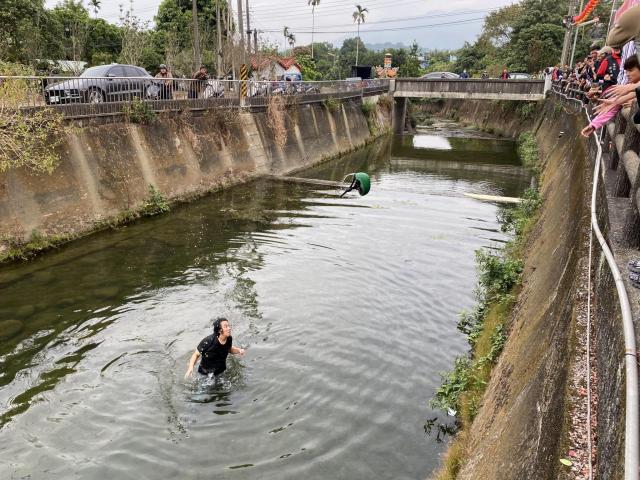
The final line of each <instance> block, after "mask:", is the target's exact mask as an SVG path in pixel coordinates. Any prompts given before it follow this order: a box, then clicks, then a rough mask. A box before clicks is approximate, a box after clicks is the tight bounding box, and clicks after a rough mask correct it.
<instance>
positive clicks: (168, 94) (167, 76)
mask: <svg viewBox="0 0 640 480" xmlns="http://www.w3.org/2000/svg"><path fill="white" fill-rule="evenodd" d="M156 78H160V79H164V80H163V81H162V82H160V93H159V96H160V99H161V100H167V99H171V98H172V96H173V95H172V92H173V75H172V74H171V70H169V69H168V68H167V66H166V65H165V64H164V63H163V64H162V65H160V71H159V72H158V73H157V74H156Z"/></svg>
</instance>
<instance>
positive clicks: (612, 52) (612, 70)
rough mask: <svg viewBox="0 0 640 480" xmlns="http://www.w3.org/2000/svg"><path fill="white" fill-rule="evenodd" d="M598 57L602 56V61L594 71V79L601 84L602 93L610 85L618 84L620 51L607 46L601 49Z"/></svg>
mask: <svg viewBox="0 0 640 480" xmlns="http://www.w3.org/2000/svg"><path fill="white" fill-rule="evenodd" d="M598 54H599V55H604V59H603V60H602V62H600V66H599V67H598V70H597V71H596V78H597V80H598V82H600V83H601V84H602V91H603V92H604V91H605V90H607V88H609V87H610V86H611V85H615V84H616V83H618V73H620V62H621V58H620V49H619V48H614V47H611V46H609V45H607V46H605V47H602V48H601V49H600V50H599V52H598Z"/></svg>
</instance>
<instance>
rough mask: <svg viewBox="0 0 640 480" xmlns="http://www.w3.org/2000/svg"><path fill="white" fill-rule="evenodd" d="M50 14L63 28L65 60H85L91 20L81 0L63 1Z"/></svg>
mask: <svg viewBox="0 0 640 480" xmlns="http://www.w3.org/2000/svg"><path fill="white" fill-rule="evenodd" d="M52 14H53V15H54V16H55V17H56V19H57V21H58V23H59V24H60V25H61V26H62V28H63V33H62V37H63V38H64V42H63V45H64V57H65V59H67V60H73V61H81V60H84V59H86V58H87V57H86V47H87V45H88V42H87V40H88V37H89V29H90V23H91V18H90V17H89V11H88V10H87V9H86V8H84V5H83V4H82V0H64V1H63V2H62V3H60V4H59V5H58V6H56V7H55V8H54V9H53V10H52Z"/></svg>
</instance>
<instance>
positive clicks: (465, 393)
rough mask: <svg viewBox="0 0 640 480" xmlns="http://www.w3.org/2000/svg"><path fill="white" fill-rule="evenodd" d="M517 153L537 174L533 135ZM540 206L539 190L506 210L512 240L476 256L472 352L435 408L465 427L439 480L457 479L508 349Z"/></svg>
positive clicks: (448, 378)
mask: <svg viewBox="0 0 640 480" xmlns="http://www.w3.org/2000/svg"><path fill="white" fill-rule="evenodd" d="M518 150H519V153H520V157H521V159H522V163H523V165H525V166H526V167H527V168H528V169H529V170H530V171H531V172H532V173H533V174H534V175H537V174H538V172H539V152H538V148H537V144H536V141H535V137H534V136H533V135H532V134H531V133H530V132H525V133H523V134H522V135H521V136H520V139H519V149H518ZM541 205H542V199H541V197H540V192H539V191H538V189H537V188H536V187H531V188H529V189H527V191H526V192H525V194H524V196H523V200H522V202H521V203H519V204H518V205H517V206H516V207H503V208H502V209H501V211H500V214H499V219H500V222H501V228H502V230H503V231H505V232H511V233H513V235H514V237H513V239H512V240H511V241H510V242H508V243H507V244H506V245H505V246H504V247H503V248H502V249H501V250H499V251H497V252H495V251H490V250H487V249H480V250H477V251H476V265H477V269H478V272H479V280H478V286H477V288H476V290H475V295H476V299H477V303H476V305H475V307H474V309H473V310H472V311H471V312H466V311H465V312H462V313H461V314H460V319H459V321H458V330H460V331H461V332H462V333H464V334H465V335H467V338H468V341H469V344H470V346H471V352H470V354H469V355H462V356H459V357H457V358H456V360H455V362H454V368H453V370H452V371H451V372H448V373H446V374H443V376H442V379H443V383H442V386H441V387H440V388H439V389H438V390H437V391H436V394H435V397H434V398H433V399H432V401H431V404H432V406H434V407H438V408H441V409H443V410H445V411H448V410H453V411H455V412H457V419H458V422H459V425H460V428H461V431H460V432H459V433H458V435H457V436H456V438H455V440H454V441H453V445H452V446H451V447H450V449H449V451H448V453H447V455H446V457H445V459H444V463H443V467H442V469H441V470H440V472H439V473H438V476H437V478H438V479H439V480H450V479H455V478H456V476H457V474H458V472H459V470H460V468H461V466H462V465H463V464H464V462H465V460H466V457H465V450H466V442H467V435H466V430H467V429H469V428H470V427H471V424H472V422H473V420H474V418H475V417H476V415H477V413H478V409H479V408H480V405H481V402H482V398H483V395H484V393H485V390H486V386H487V383H488V381H489V378H490V376H491V372H492V369H493V366H494V365H495V363H496V361H497V359H498V357H499V355H500V353H501V352H502V349H503V348H504V345H505V342H506V339H507V334H508V329H509V324H510V322H509V319H510V317H511V315H512V311H513V307H514V305H515V303H516V300H517V296H518V293H519V291H520V285H521V275H522V271H523V268H524V261H523V256H524V245H525V244H526V238H527V235H528V232H529V230H530V229H531V226H532V225H533V224H534V223H535V221H536V219H537V212H538V209H539V207H540V206H541Z"/></svg>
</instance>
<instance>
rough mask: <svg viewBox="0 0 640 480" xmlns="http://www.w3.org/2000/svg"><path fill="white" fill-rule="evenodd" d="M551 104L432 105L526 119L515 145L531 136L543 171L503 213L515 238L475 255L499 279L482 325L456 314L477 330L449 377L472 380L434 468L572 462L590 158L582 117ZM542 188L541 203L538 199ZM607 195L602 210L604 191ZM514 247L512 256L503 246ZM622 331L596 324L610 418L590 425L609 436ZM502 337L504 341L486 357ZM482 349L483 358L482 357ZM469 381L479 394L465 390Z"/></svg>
mask: <svg viewBox="0 0 640 480" xmlns="http://www.w3.org/2000/svg"><path fill="white" fill-rule="evenodd" d="M556 105H557V103H556V101H555V100H554V99H553V98H550V99H547V100H546V101H545V102H542V104H541V105H536V106H535V112H536V113H535V115H533V116H531V117H529V118H527V119H524V118H523V116H529V115H531V114H530V113H527V111H526V109H525V110H524V111H523V109H522V108H520V109H519V108H518V105H517V104H511V105H503V102H480V101H478V102H464V101H462V102H461V101H458V102H450V101H445V102H442V104H441V106H440V107H441V110H442V113H443V114H444V115H445V116H449V114H451V113H455V115H456V116H457V117H458V118H459V119H460V121H464V122H466V123H468V124H474V125H478V126H480V127H483V128H484V129H485V130H487V131H489V129H490V128H494V129H496V131H497V130H499V131H500V132H502V133H503V134H504V135H509V136H512V137H518V136H519V135H520V134H521V133H522V132H523V131H529V130H531V131H532V133H534V134H535V140H536V141H535V143H534V142H532V139H533V137H532V136H530V135H525V136H523V137H521V139H520V140H521V141H520V146H519V150H520V154H521V155H522V156H523V161H524V162H527V158H526V157H527V155H530V156H533V155H531V154H532V153H534V152H535V149H534V148H533V147H534V145H537V149H538V151H539V155H538V158H539V163H538V165H539V176H540V181H539V182H537V183H538V184H539V193H534V192H531V191H530V192H528V193H527V195H526V196H525V198H526V201H525V202H524V203H523V204H522V205H521V208H522V209H523V210H522V211H521V210H520V209H518V210H514V211H505V212H503V213H502V214H501V218H502V220H503V221H505V222H507V223H506V224H507V225H509V227H508V228H510V229H511V230H512V231H513V232H515V233H516V238H520V239H521V240H520V241H515V242H513V244H512V245H511V246H509V248H507V249H506V250H503V251H502V252H501V253H500V255H499V259H489V261H486V260H487V259H486V257H484V256H483V257H481V258H480V259H481V263H484V265H483V268H484V269H486V270H487V271H488V272H489V273H488V274H487V275H486V276H485V275H481V279H480V281H481V284H482V283H484V284H485V285H489V286H491V285H497V288H494V289H493V291H494V293H496V295H494V297H497V298H498V300H499V301H498V302H494V303H491V304H490V306H488V307H486V308H484V309H482V308H480V310H484V316H483V317H482V318H483V320H482V330H481V333H480V334H477V333H476V330H477V329H475V328H473V327H474V326H475V323H474V318H475V317H474V315H473V313H474V312H472V313H471V314H469V315H471V316H470V317H467V319H466V321H463V322H461V327H463V328H468V329H469V331H470V333H473V334H474V335H473V337H474V338H473V342H474V353H473V355H472V356H469V357H468V365H469V367H470V368H471V367H474V369H467V370H463V369H461V368H459V372H458V373H459V374H458V375H457V376H456V375H454V379H456V378H458V377H459V378H461V379H462V381H461V382H456V383H465V382H466V383H469V384H470V385H471V386H472V387H473V388H471V389H470V390H469V392H471V393H469V392H467V391H466V390H465V391H462V390H460V393H459V394H458V400H459V403H458V405H459V407H458V408H459V410H460V412H459V416H460V417H461V422H460V423H461V430H460V431H459V433H458V434H457V436H456V438H455V440H454V441H453V442H452V444H451V448H449V450H448V452H447V454H446V458H445V461H444V466H443V468H442V470H441V471H439V472H438V474H439V475H440V478H456V479H458V480H471V479H473V480H475V479H478V478H492V479H493V478H505V479H507V478H514V479H515V478H536V479H541V480H542V479H556V478H567V477H566V474H567V473H568V472H569V470H570V469H569V467H566V466H564V465H562V464H561V463H560V461H559V460H560V459H561V458H565V457H566V455H567V446H568V445H572V446H573V445H576V439H575V435H574V436H571V435H572V430H571V429H570V427H569V426H568V425H569V419H570V418H571V415H572V406H573V405H574V404H575V403H574V402H575V400H576V398H582V397H575V396H574V392H573V389H572V383H571V381H570V375H569V372H570V371H571V370H572V368H573V362H574V360H575V358H576V348H577V347H576V345H577V341H576V338H577V336H578V334H579V333H578V332H579V330H580V326H579V325H578V320H577V319H578V318H581V317H580V316H581V315H583V312H584V311H585V310H586V305H585V302H586V295H584V293H585V284H584V282H585V279H586V274H587V272H586V269H587V265H588V261H587V260H588V259H587V256H588V242H587V241H586V239H588V238H589V198H590V193H591V187H590V179H591V173H590V172H591V165H589V162H588V160H589V158H590V157H589V156H587V155H586V153H585V149H584V142H583V140H582V138H581V136H580V130H581V128H582V127H583V126H584V125H583V119H582V118H581V117H577V116H575V115H572V114H571V112H568V111H565V110H563V109H558V108H556ZM559 132H562V134H559ZM541 199H544V203H543V204H542V205H541V206H539V204H540V203H541ZM604 206H605V209H604V210H602V211H603V212H604V213H603V215H605V216H606V201H605V202H604ZM532 211H535V212H536V213H535V214H534V216H533V218H534V220H526V219H527V218H529V214H530V213H531V212H532ZM512 252H513V253H515V255H516V256H509V255H511V253H512ZM507 258H511V259H512V260H515V261H517V260H521V261H522V263H521V264H518V263H515V264H514V263H512V264H511V265H509V264H508V263H505V262H504V261H503V260H504V259H507ZM595 258H597V256H596V257H595ZM595 264H598V262H595V263H594V265H595ZM520 265H522V270H521V273H520V274H519V278H518V281H517V282H516V283H515V284H514V285H513V286H512V288H511V290H509V291H508V292H507V293H506V294H505V293H503V292H504V291H506V289H503V290H502V292H501V290H500V289H501V288H502V287H506V286H508V285H509V284H510V283H511V282H512V280H513V276H512V274H514V273H517V271H518V270H520ZM595 270H596V271H595V272H594V285H595V290H596V295H595V296H596V297H597V299H596V300H595V301H596V304H598V303H597V302H600V303H599V306H598V308H596V309H595V312H596V315H600V313H599V312H600V311H601V310H602V311H603V312H605V313H606V315H605V314H603V315H602V316H603V320H604V323H606V324H607V325H610V324H612V323H613V322H614V320H615V318H616V315H615V312H616V305H617V304H616V301H615V289H613V287H612V286H613V281H612V280H611V278H608V277H607V275H606V272H607V269H606V268H596V269H595ZM481 273H482V272H481ZM609 277H610V275H609ZM601 279H602V280H601ZM491 280H495V282H496V283H495V284H494V283H493V282H492V281H491ZM598 285H600V286H601V287H598ZM598 288H600V290H598ZM488 290H491V287H490V288H489V289H488ZM612 291H613V292H614V293H611V292H612ZM498 325H502V328H499V327H498ZM619 331H620V327H619V324H617V327H615V328H609V329H606V330H605V329H602V331H601V335H603V337H604V341H603V343H602V349H601V350H600V351H599V352H598V354H597V356H598V357H599V358H598V362H597V364H598V365H600V364H606V365H607V366H608V367H609V368H608V370H607V373H606V374H605V375H599V376H598V378H599V382H603V383H605V382H606V384H607V387H606V389H604V390H603V391H606V393H605V394H604V395H603V394H600V393H599V399H600V401H599V404H598V424H599V425H600V424H601V423H602V414H603V411H605V412H606V419H607V425H612V426H613V427H614V430H615V431H613V432H612V433H611V434H610V435H608V434H607V433H606V431H605V430H606V429H604V428H600V427H599V428H598V435H599V437H602V436H603V435H608V439H609V438H611V439H612V442H613V443H611V444H612V445H613V444H615V445H620V438H622V439H623V438H624V428H620V426H619V423H621V422H620V421H619V420H620V418H622V417H624V416H623V415H622V417H621V416H620V415H619V412H620V409H621V407H620V405H621V401H622V400H621V399H622V398H623V396H624V392H623V391H621V389H620V388H621V387H620V384H621V382H620V375H618V373H616V372H620V371H621V370H620V369H621V368H623V367H620V365H621V362H622V361H623V360H620V355H619V354H618V352H619V351H620V349H621V348H623V346H622V342H621V341H619V339H618V338H617V337H616V335H617V336H619V334H618V332H619ZM505 333H506V334H507V335H504V334H505ZM503 337H504V342H503ZM607 342H609V343H607ZM614 344H615V347H612V346H613V345H614ZM598 345H600V342H596V348H600V347H598ZM492 347H493V352H492ZM500 348H502V353H500V355H499V356H498V357H497V360H493V359H495V353H496V352H497V350H499V349H500ZM483 358H486V359H487V360H485V361H481V359H483ZM459 363H461V362H459ZM491 364H492V366H491ZM463 366H464V365H463ZM483 368H488V369H489V368H492V371H491V372H490V375H486V376H485V377H482V376H481V374H482V373H483V372H482V369H483ZM467 373H468V374H467ZM465 375H466V377H470V376H471V380H467V379H466V378H465ZM452 390H453V389H452ZM474 390H476V396H475V398H474V397H471V395H472V393H473V391H474ZM600 390H601V388H600V387H598V391H599V392H600ZM482 391H484V393H483V394H482V395H480V393H481V392H482ZM576 448H577V447H576ZM600 448H606V449H607V450H608V452H609V453H610V452H614V451H615V452H616V454H619V452H621V451H623V450H624V449H623V448H622V449H620V448H615V449H614V448H610V447H608V445H600ZM609 457H611V455H609ZM609 457H606V456H604V457H602V460H601V461H599V462H598V468H600V466H601V465H610V464H611V462H609ZM615 465H616V467H615V469H616V471H619V468H618V466H619V465H622V463H621V462H619V461H616V462H615ZM571 468H573V467H571ZM611 478H614V477H611ZM615 478H617V477H615Z"/></svg>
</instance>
